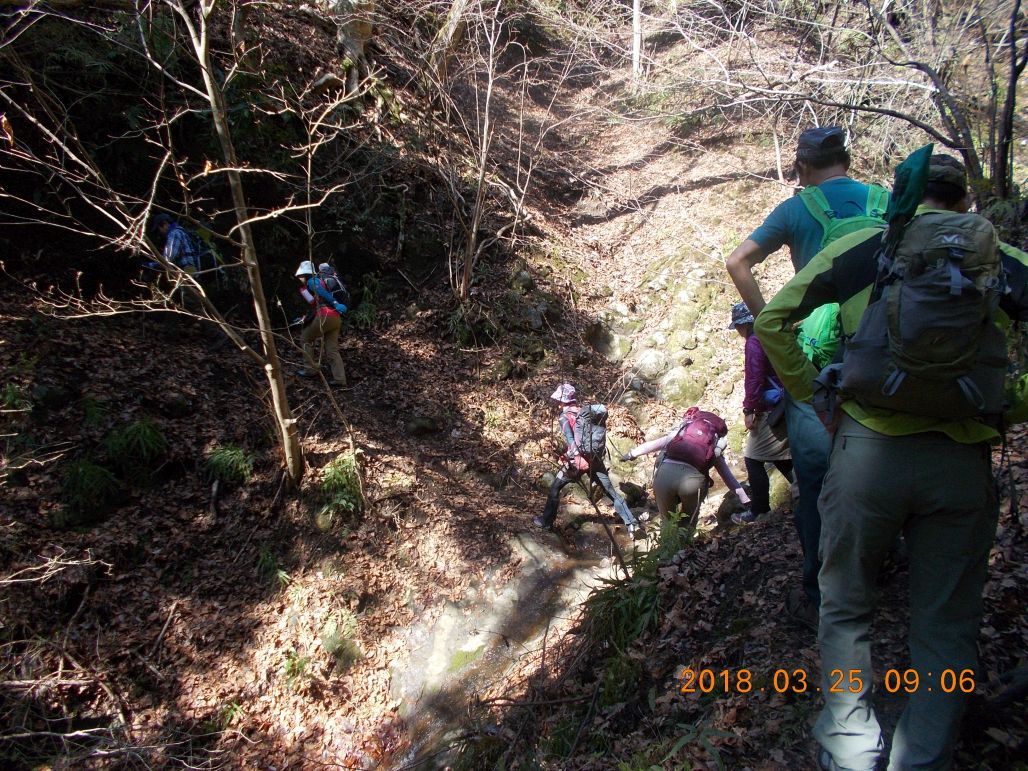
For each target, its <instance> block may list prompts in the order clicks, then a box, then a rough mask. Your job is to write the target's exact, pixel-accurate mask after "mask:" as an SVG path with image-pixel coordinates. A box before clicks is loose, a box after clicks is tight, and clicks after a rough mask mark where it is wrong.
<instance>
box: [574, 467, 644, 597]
mask: <svg viewBox="0 0 1028 771" xmlns="http://www.w3.org/2000/svg"><path fill="white" fill-rule="evenodd" d="M589 481H590V482H592V475H590V476H589ZM578 484H579V486H581V488H582V491H583V492H584V493H585V497H586V500H588V501H589V503H591V504H592V507H593V510H594V511H595V512H596V516H597V517H599V518H600V524H601V525H603V529H604V531H606V533H607V538H609V539H610V545H611V546H613V547H614V556H615V557H617V561H618V564H619V565H621V569H622V570H623V571H625V578H631V577H632V574H631V573H630V572H628V565H627V563H626V562H625V555H624V553H623V552H622V551H621V547H620V546H618V542H617V541H615V540H614V533H613V532H612V531H611V529H610V526H609V525H608V524H607V523H606V522H605V521H604V520H605V519H606V517H604V516H603V514H602V512H601V511H600V507H599V506H597V505H596V501H594V500H593V496H592V489H591V487H592V486H591V485H590V487H586V486H585V483H584V482H583V481H582V477H581V476H579V477H578Z"/></svg>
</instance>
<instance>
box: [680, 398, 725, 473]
mask: <svg viewBox="0 0 1028 771" xmlns="http://www.w3.org/2000/svg"><path fill="white" fill-rule="evenodd" d="M727 434H728V426H727V425H726V424H725V421H723V420H722V419H721V418H720V417H718V416H717V415H715V414H714V413H713V412H704V411H703V410H701V409H699V408H698V407H690V408H689V409H688V410H686V413H685V422H684V423H683V424H682V427H681V428H680V429H678V433H677V434H675V438H674V439H672V440H671V441H670V442H668V445H667V447H666V448H665V449H664V455H665V457H667V458H670V459H671V460H677V461H681V462H682V463H688V464H689V465H690V466H692V467H693V468H694V469H696V470H697V471H701V472H703V473H704V474H706V473H707V472H708V471H710V468H711V466H713V465H714V459H715V454H714V448H715V447H716V446H717V442H718V439H720V438H721V437H723V436H725V435H727Z"/></svg>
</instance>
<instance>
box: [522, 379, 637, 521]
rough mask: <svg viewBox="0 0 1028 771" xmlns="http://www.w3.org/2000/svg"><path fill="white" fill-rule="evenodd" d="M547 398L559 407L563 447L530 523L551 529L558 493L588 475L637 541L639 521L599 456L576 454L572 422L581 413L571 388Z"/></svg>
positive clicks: (558, 502) (558, 500)
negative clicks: (554, 473)
mask: <svg viewBox="0 0 1028 771" xmlns="http://www.w3.org/2000/svg"><path fill="white" fill-rule="evenodd" d="M550 398H551V399H553V400H554V401H555V402H557V403H558V404H559V405H560V416H559V422H560V431H561V434H562V435H563V438H564V442H565V444H566V445H567V447H566V449H565V450H564V452H563V454H561V456H560V464H561V465H560V469H559V470H558V471H557V476H556V478H555V479H554V480H553V484H551V485H550V492H549V494H548V495H547V496H546V507H545V508H544V509H543V513H542V515H541V516H537V517H535V518H534V519H533V520H532V523H533V524H534V525H535V526H536V527H541V528H543V529H545V530H549V529H550V528H551V527H553V523H554V521H556V519H557V508H558V507H559V505H560V491H561V490H563V489H564V488H565V487H566V486H567V485H569V484H571V483H572V482H577V481H578V480H579V479H580V478H581V477H582V475H583V474H585V473H588V474H589V478H590V479H591V480H592V481H593V482H595V483H597V484H599V486H600V488H601V489H602V490H603V492H604V494H605V495H606V496H607V497H608V498H610V500H611V502H612V503H613V504H614V511H616V512H617V513H618V516H619V517H621V520H622V521H623V522H624V523H625V529H626V530H627V531H628V534H629V535H630V536H632V538H640V537H642V536H643V535H645V533H644V532H643V528H642V526H641V525H640V524H639V521H638V520H637V519H636V518H635V515H634V514H633V513H632V510H631V509H629V508H628V504H627V503H625V499H624V498H622V497H621V495H620V494H619V493H618V491H617V489H616V488H615V487H614V484H613V483H612V482H611V481H610V473H609V472H608V471H607V466H606V465H605V464H604V462H603V457H602V456H599V457H595V458H591V459H589V458H586V457H584V456H583V455H582V454H581V453H580V452H579V449H578V443H577V442H576V441H575V421H576V420H577V418H578V414H579V412H580V411H581V410H580V408H579V406H578V399H577V395H576V392H575V387H574V386H573V385H571V384H570V383H564V384H562V385H560V386H558V387H557V390H556V391H554V392H553V393H552V394H550Z"/></svg>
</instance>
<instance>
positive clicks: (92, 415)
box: [82, 396, 107, 427]
mask: <svg viewBox="0 0 1028 771" xmlns="http://www.w3.org/2000/svg"><path fill="white" fill-rule="evenodd" d="M105 417H107V405H106V404H104V403H103V402H101V401H99V400H98V399H94V398H93V397H92V396H87V397H86V398H85V399H83V400H82V423H83V425H85V426H87V427H95V426H100V425H102V424H103V422H104V418H105Z"/></svg>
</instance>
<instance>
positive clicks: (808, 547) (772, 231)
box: [726, 126, 888, 631]
mask: <svg viewBox="0 0 1028 771" xmlns="http://www.w3.org/2000/svg"><path fill="white" fill-rule="evenodd" d="M849 166H850V154H849V148H848V146H847V141H846V132H845V131H844V130H843V129H842V128H840V127H838V126H824V127H819V128H811V129H807V130H805V131H804V132H803V133H801V134H800V137H799V142H798V144H797V147H796V164H795V170H796V173H797V175H798V178H799V184H800V185H801V186H802V187H804V188H816V190H817V191H819V192H820V196H819V197H820V198H821V199H822V200H823V201H825V202H826V203H827V205H828V206H830V207H831V215H830V219H832V220H846V219H851V218H856V217H858V216H861V215H868V214H871V213H872V212H871V211H869V209H878V208H880V209H881V213H882V214H884V208H885V206H886V205H887V202H888V194H887V193H886V192H885V191H884V190H882V189H881V188H877V187H876V186H872V185H865V184H863V183H862V182H857V181H856V180H854V179H851V178H850V177H849V176H848V172H849ZM811 194H815V193H814V191H813V190H812V191H811V192H810V193H808V196H809V195H811ZM811 205H813V203H811ZM878 216H881V215H880V214H879V215H878ZM824 237H825V229H824V227H823V226H822V225H821V224H820V223H819V222H818V219H817V218H816V217H815V216H814V215H813V214H812V213H811V212H810V210H809V207H808V204H807V203H805V202H804V200H803V199H802V198H801V196H800V195H794V196H793V197H792V198H790V199H788V200H786V201H783V202H782V203H780V204H779V205H778V206H777V207H776V208H775V210H774V211H772V212H771V214H770V215H769V216H768V217H767V219H766V220H765V221H764V224H763V225H761V226H760V227H759V228H757V229H756V230H755V231H753V233H752V234H751V235H750V237H749V238H747V239H746V240H745V241H743V242H742V243H741V244H740V245H739V246H738V247H737V248H736V249H735V251H733V252H732V254H731V255H729V257H728V260H727V261H726V267H727V269H728V274H729V275H730V276H731V278H732V281H733V283H734V284H735V287H736V289H738V290H739V295H740V296H741V297H742V301H743V302H744V303H746V305H747V306H748V307H749V309H750V311H752V313H753V314H754V315H756V314H758V313H760V311H761V310H762V309H763V307H764V305H765V303H764V296H763V295H762V294H761V291H760V286H759V285H758V284H757V280H756V278H755V277H754V275H753V268H754V267H756V266H757V265H758V264H760V263H761V262H763V261H764V260H765V259H766V258H767V257H768V255H770V254H771V253H772V252H775V251H777V250H778V249H780V248H781V247H782V246H788V247H789V249H790V251H791V256H792V264H793V266H794V268H795V269H796V270H800V269H801V268H802V267H803V266H804V265H806V264H807V263H808V262H809V261H810V259H811V258H812V257H813V256H814V255H815V254H816V253H817V252H818V251H820V249H821V242H822V240H823V238H824ZM812 310H813V309H812ZM787 385H788V384H787ZM785 423H786V430H787V432H788V434H789V449H790V452H791V453H792V462H793V470H794V472H795V475H796V486H797V489H798V491H799V499H798V500H797V501H796V505H795V507H794V509H793V520H794V522H795V525H796V532H797V534H798V536H799V541H800V546H801V547H802V549H803V566H802V586H801V587H797V588H796V589H794V590H793V591H792V592H790V593H789V595H788V596H787V598H786V602H785V610H786V613H788V615H789V616H790V617H791V618H792V619H793V620H794V621H796V622H798V623H800V624H803V625H804V626H806V627H807V628H809V629H812V630H814V631H816V630H817V609H818V605H819V604H820V602H821V595H820V591H819V590H818V585H817V573H818V570H819V569H820V562H819V561H818V554H817V544H818V539H819V538H820V534H821V515H820V514H819V513H818V508H817V499H818V496H819V495H820V494H821V484H822V482H823V481H824V476H825V473H826V472H827V471H828V452H829V450H830V449H831V443H830V440H829V437H828V434H827V433H826V432H825V430H824V428H823V427H822V426H821V423H820V422H819V421H818V419H817V416H816V415H815V414H814V411H813V409H812V408H811V407H810V405H809V404H804V403H803V402H802V401H800V400H798V399H796V398H795V395H794V394H791V393H787V394H786V396H785Z"/></svg>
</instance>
